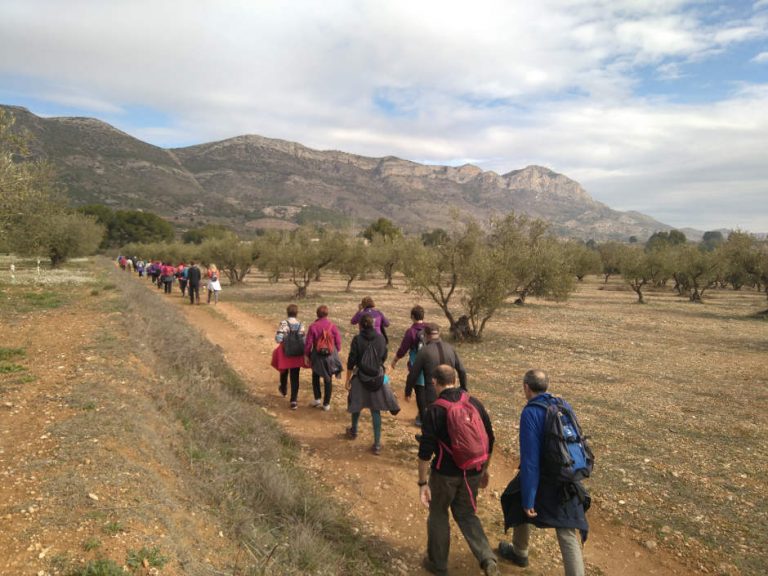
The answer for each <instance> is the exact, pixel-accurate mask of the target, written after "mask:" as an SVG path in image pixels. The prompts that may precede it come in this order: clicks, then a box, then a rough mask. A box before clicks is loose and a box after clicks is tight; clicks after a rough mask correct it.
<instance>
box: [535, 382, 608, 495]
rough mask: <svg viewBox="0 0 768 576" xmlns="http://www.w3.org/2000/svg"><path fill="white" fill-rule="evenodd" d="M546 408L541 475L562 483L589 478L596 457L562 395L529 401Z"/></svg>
mask: <svg viewBox="0 0 768 576" xmlns="http://www.w3.org/2000/svg"><path fill="white" fill-rule="evenodd" d="M531 404H532V405H535V406H541V407H542V408H544V409H545V410H546V411H547V416H546V420H545V421H544V444H543V446H542V453H541V474H542V476H544V477H546V478H551V479H553V480H556V481H558V482H562V483H566V484H568V483H574V482H578V481H580V480H583V479H584V478H589V475H590V474H591V473H592V468H593V466H594V464H595V456H594V454H593V453H592V449H591V448H590V446H589V442H588V441H587V436H585V435H584V434H583V433H582V431H581V426H580V425H579V421H578V419H577V418H576V414H575V413H574V412H573V410H572V409H571V408H570V406H568V405H567V404H566V403H565V402H563V399H562V398H555V397H552V401H551V402H549V403H548V402H543V401H537V402H531Z"/></svg>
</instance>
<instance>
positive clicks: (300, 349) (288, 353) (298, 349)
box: [272, 304, 309, 410]
mask: <svg viewBox="0 0 768 576" xmlns="http://www.w3.org/2000/svg"><path fill="white" fill-rule="evenodd" d="M285 313H286V315H287V318H286V319H285V320H281V321H280V325H279V326H278V327H277V332H275V342H277V347H276V348H275V350H274V351H273V352H272V367H273V368H275V369H276V370H278V371H279V372H280V385H279V386H278V387H277V389H278V390H279V392H280V394H281V395H282V396H283V398H285V397H286V396H287V395H288V378H289V376H290V380H291V400H290V406H291V410H296V409H297V408H298V407H299V400H298V399H299V370H301V368H308V367H309V366H307V365H306V364H305V363H304V344H305V342H304V324H302V323H301V322H300V321H299V320H298V319H297V318H296V317H297V316H298V315H299V307H298V306H297V305H296V304H289V305H288V307H287V308H286V309H285Z"/></svg>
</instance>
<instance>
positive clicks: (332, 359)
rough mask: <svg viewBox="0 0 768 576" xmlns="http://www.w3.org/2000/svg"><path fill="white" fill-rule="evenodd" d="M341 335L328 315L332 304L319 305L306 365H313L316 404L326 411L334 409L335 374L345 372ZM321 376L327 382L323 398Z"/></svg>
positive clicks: (310, 331) (307, 343)
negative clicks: (342, 360) (332, 404)
mask: <svg viewBox="0 0 768 576" xmlns="http://www.w3.org/2000/svg"><path fill="white" fill-rule="evenodd" d="M340 351H341V334H340V333H339V328H338V327H337V326H336V324H334V323H333V322H331V320H330V319H329V318H328V306H326V305H325V304H322V305H321V306H318V307H317V320H315V321H314V322H312V324H310V325H309V329H308V330H307V336H306V339H305V340H304V356H305V360H304V362H305V364H309V365H311V366H312V391H313V393H314V396H315V399H314V400H313V401H312V406H314V407H316V408H320V407H321V406H322V408H323V410H326V411H328V410H330V409H331V389H332V381H333V377H334V376H337V377H338V376H339V375H340V374H341V369H342V365H341V360H340V359H339V352H340ZM320 378H322V379H323V384H324V385H325V389H324V394H323V399H322V401H321V400H320Z"/></svg>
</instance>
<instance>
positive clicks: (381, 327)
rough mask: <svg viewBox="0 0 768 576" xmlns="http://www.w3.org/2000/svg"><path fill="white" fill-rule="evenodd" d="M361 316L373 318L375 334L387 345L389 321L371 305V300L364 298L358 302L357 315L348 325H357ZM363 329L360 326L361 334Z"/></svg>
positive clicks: (368, 297) (374, 305)
mask: <svg viewBox="0 0 768 576" xmlns="http://www.w3.org/2000/svg"><path fill="white" fill-rule="evenodd" d="M363 316H370V317H371V318H373V327H374V330H376V332H378V333H379V334H381V335H382V336H384V342H386V343H387V344H389V337H388V336H387V326H389V320H387V317H386V316H384V314H383V313H382V312H381V311H379V310H378V309H377V308H376V304H374V303H373V298H371V297H370V296H366V297H365V298H363V300H362V301H361V302H360V304H359V305H358V307H357V313H356V314H355V315H354V316H352V320H351V321H350V324H353V325H354V324H359V323H360V320H361V319H362V317H363ZM362 330H363V327H362V325H361V326H360V331H361V332H362Z"/></svg>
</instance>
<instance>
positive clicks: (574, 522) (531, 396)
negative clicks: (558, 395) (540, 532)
mask: <svg viewBox="0 0 768 576" xmlns="http://www.w3.org/2000/svg"><path fill="white" fill-rule="evenodd" d="M548 387H549V378H548V377H547V375H546V374H545V373H544V372H543V371H542V370H529V371H528V372H526V373H525V376H524V377H523V393H524V394H525V398H526V399H527V400H528V403H527V404H526V405H525V407H524V408H523V411H522V413H521V414H520V469H519V471H518V473H517V476H515V478H514V479H513V480H512V482H510V484H509V486H508V487H507V489H506V490H505V495H504V496H503V497H502V507H503V508H504V526H505V529H506V528H508V527H510V526H512V527H514V529H513V534H512V542H511V543H508V542H500V543H499V555H500V556H501V557H502V558H504V559H506V560H509V561H510V562H512V563H513V564H515V565H517V566H520V567H525V566H527V565H528V541H529V538H530V534H531V526H532V525H533V526H537V527H539V528H555V530H556V533H557V541H558V543H559V545H560V553H561V554H562V557H563V567H564V568H565V574H566V576H583V575H584V559H583V557H582V552H581V547H582V544H583V542H584V541H586V539H587V532H588V530H589V526H588V524H587V519H586V516H585V512H586V508H588V507H589V497H588V496H587V497H586V498H584V496H583V493H582V494H580V493H579V491H578V490H571V489H570V488H572V487H571V486H568V485H567V484H564V483H563V482H562V481H561V480H559V479H558V478H551V477H548V475H547V474H546V473H545V470H544V469H543V467H542V461H543V459H542V456H543V455H544V446H545V420H546V414H547V410H546V409H545V408H544V407H543V406H541V405H539V403H541V404H544V405H548V404H550V403H552V402H554V401H555V398H554V397H553V396H552V395H551V394H549V393H547V388H548ZM565 404H566V406H568V405H567V403H565ZM568 408H569V409H570V406H568ZM579 487H580V486H579ZM582 490H583V488H582ZM507 494H509V499H507ZM579 532H580V533H581V535H579Z"/></svg>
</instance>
